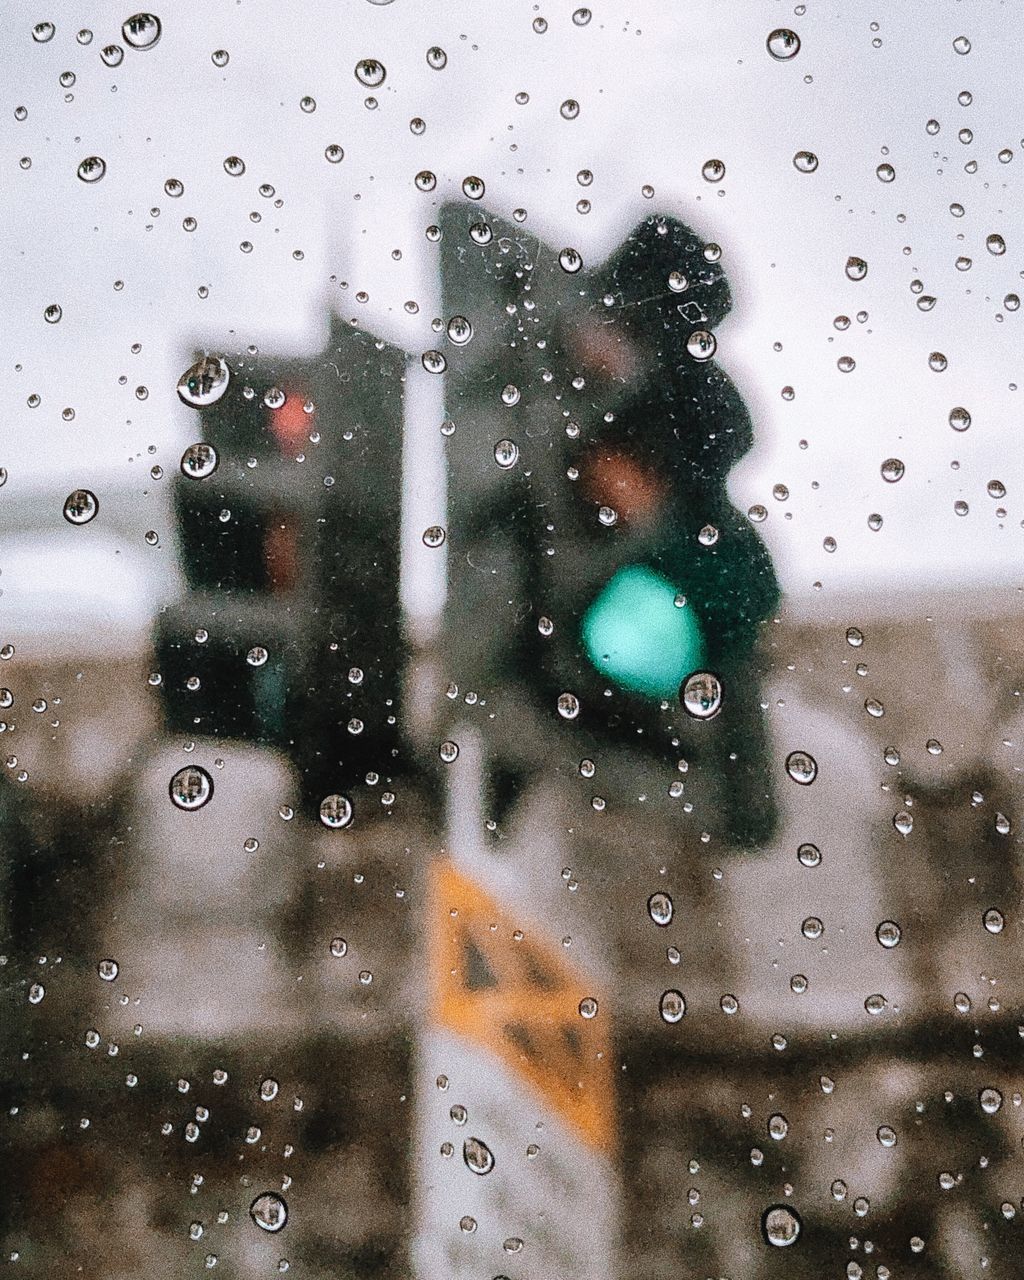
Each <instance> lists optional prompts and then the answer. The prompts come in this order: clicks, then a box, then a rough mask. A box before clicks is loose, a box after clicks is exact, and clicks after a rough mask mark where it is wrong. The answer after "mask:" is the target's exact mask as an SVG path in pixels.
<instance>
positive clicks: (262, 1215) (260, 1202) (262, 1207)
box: [249, 1191, 288, 1232]
mask: <svg viewBox="0 0 1024 1280" xmlns="http://www.w3.org/2000/svg"><path fill="white" fill-rule="evenodd" d="M249 1216H250V1217H251V1218H252V1220H253V1222H255V1223H256V1225H257V1226H258V1227H259V1228H260V1229H261V1230H262V1231H272V1232H273V1231H280V1230H281V1228H282V1227H283V1226H284V1224H285V1223H286V1222H287V1221H288V1206H287V1205H286V1204H285V1202H284V1200H283V1199H282V1198H281V1196H279V1195H278V1194H277V1192H276V1191H264V1192H263V1194H262V1195H258V1196H257V1197H256V1199H255V1200H254V1201H253V1202H252V1204H251V1205H250V1206H249Z"/></svg>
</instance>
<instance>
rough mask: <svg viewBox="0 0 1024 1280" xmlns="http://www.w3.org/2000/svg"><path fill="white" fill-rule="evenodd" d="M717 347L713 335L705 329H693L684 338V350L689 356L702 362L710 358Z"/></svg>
mask: <svg viewBox="0 0 1024 1280" xmlns="http://www.w3.org/2000/svg"><path fill="white" fill-rule="evenodd" d="M717 348H718V341H717V340H716V338H715V335H714V334H713V333H711V332H710V331H709V330H707V329H695V330H694V331H693V333H691V334H690V336H689V337H688V338H687V339H686V350H687V352H688V353H689V354H690V356H691V357H692V358H693V359H694V360H696V361H698V363H700V364H703V363H704V361H705V360H710V359H711V357H712V356H713V355H714V354H715V351H716V350H717Z"/></svg>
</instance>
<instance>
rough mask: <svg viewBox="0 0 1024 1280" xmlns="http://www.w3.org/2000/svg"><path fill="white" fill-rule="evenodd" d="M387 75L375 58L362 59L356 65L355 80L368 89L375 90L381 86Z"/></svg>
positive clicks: (381, 63) (382, 64)
mask: <svg viewBox="0 0 1024 1280" xmlns="http://www.w3.org/2000/svg"><path fill="white" fill-rule="evenodd" d="M387 74H388V73H387V71H386V70H385V67H384V63H383V62H378V61H377V59H376V58H363V59H362V60H361V61H360V62H357V63H356V79H357V80H358V81H359V83H360V84H365V85H366V87H367V88H368V89H376V88H378V87H379V86H380V85H382V84H383V83H384V81H385V79H386V78H387Z"/></svg>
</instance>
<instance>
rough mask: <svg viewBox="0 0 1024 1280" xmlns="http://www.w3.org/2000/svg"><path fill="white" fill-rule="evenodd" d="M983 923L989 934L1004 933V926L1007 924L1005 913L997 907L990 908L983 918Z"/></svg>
mask: <svg viewBox="0 0 1024 1280" xmlns="http://www.w3.org/2000/svg"><path fill="white" fill-rule="evenodd" d="M982 923H983V924H984V926H985V928H986V929H987V930H988V931H989V933H1002V931H1003V925H1004V924H1005V921H1004V920H1003V913H1002V912H1001V911H999V910H998V909H997V908H996V907H989V909H988V910H987V911H986V912H985V914H984V915H983V916H982Z"/></svg>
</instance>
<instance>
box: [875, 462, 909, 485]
mask: <svg viewBox="0 0 1024 1280" xmlns="http://www.w3.org/2000/svg"><path fill="white" fill-rule="evenodd" d="M905 470H906V468H905V467H904V466H903V463H902V461H901V460H900V459H899V458H886V460H885V461H884V462H883V463H882V467H881V472H882V479H883V480H885V481H886V482H887V483H888V484H895V483H896V481H897V480H902V479H903V475H904V472H905Z"/></svg>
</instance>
